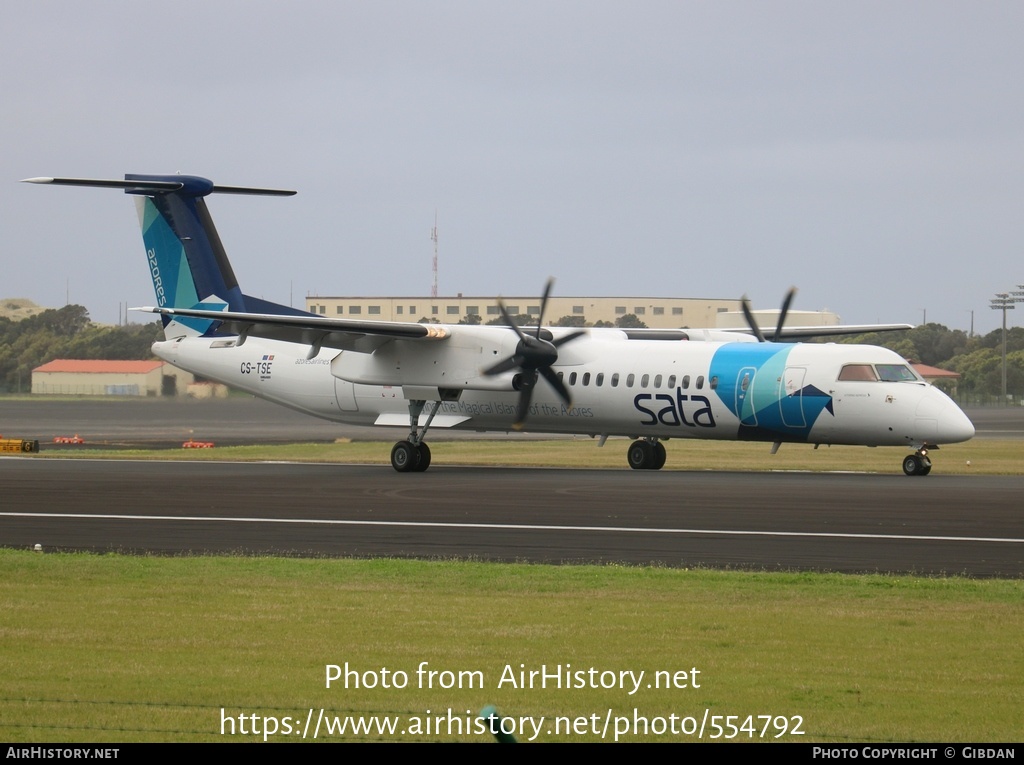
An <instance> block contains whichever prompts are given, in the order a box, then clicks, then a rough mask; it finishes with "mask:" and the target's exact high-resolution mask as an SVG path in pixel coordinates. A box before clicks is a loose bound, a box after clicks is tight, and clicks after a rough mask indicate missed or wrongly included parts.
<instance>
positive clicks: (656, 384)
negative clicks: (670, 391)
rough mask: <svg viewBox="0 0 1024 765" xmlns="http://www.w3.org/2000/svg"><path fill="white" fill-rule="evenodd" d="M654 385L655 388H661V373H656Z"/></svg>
mask: <svg viewBox="0 0 1024 765" xmlns="http://www.w3.org/2000/svg"><path fill="white" fill-rule="evenodd" d="M654 387H655V388H660V387H661V375H655V376H654Z"/></svg>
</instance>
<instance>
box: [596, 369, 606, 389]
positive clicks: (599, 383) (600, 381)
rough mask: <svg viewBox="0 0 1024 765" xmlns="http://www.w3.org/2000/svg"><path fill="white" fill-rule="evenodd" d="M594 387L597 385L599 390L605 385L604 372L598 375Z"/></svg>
mask: <svg viewBox="0 0 1024 765" xmlns="http://www.w3.org/2000/svg"><path fill="white" fill-rule="evenodd" d="M594 385H596V386H597V387H598V388H600V387H601V386H602V385H604V372H598V373H597V378H596V379H595V380H594Z"/></svg>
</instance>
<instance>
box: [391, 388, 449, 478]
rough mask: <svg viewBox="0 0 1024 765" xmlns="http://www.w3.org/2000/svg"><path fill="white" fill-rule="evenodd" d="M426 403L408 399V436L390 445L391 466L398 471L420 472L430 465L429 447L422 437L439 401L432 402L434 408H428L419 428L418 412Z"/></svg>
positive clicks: (439, 405) (431, 420) (437, 407)
mask: <svg viewBox="0 0 1024 765" xmlns="http://www.w3.org/2000/svg"><path fill="white" fill-rule="evenodd" d="M426 403H427V402H426V401H422V400H418V399H417V400H411V401H409V438H408V439H407V440H405V441H399V442H398V443H396V444H395V445H394V446H393V447H391V467H393V468H394V469H395V470H397V471H398V472H399V473H422V472H423V471H424V470H426V469H427V468H428V467H430V447H429V446H427V445H426V443H424V441H423V439H424V438H425V437H426V435H427V430H428V429H429V428H430V423H431V422H433V421H434V415H435V414H437V410H438V409H440V408H441V402H440V401H435V402H433V403H434V408H433V409H431V410H430V415H429V416H428V417H427V421H426V422H425V423H423V427H422V428H420V427H419V421H420V413H421V412H422V411H423V406H424V404H426Z"/></svg>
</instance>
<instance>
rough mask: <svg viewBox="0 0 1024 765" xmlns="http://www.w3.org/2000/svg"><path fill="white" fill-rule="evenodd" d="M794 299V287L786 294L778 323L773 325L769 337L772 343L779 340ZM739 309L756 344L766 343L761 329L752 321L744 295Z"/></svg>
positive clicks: (748, 302) (747, 301) (752, 315)
mask: <svg viewBox="0 0 1024 765" xmlns="http://www.w3.org/2000/svg"><path fill="white" fill-rule="evenodd" d="M794 297H796V287H790V288H789V291H788V292H787V293H786V299H785V300H783V301H782V308H781V309H779V321H778V323H777V324H776V325H775V332H773V333H772V335H771V341H772V342H773V343H774V342H778V340H779V338H780V337H781V336H782V327H783V325H785V323H786V314H788V313H789V306H790V305H791V304H792V302H793V298H794ZM740 307H741V308H743V316H744V317H745V318H746V320H747V325H748V326H749V327H750V331H751V332H752V333H753V334H754V337H756V338H757V342H759V343H764V342H767V338H765V336H764V334H763V333H762V332H761V328H760V327H759V326H758V325H757V321H756V320H755V319H754V313H753V311H751V310H750V301H749V300H748V299H747V296H746V295H744V296H743V300H742V302H741V303H740Z"/></svg>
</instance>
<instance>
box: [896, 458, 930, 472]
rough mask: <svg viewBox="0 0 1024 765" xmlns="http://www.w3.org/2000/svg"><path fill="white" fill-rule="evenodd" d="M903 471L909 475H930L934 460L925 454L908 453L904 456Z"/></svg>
mask: <svg viewBox="0 0 1024 765" xmlns="http://www.w3.org/2000/svg"><path fill="white" fill-rule="evenodd" d="M903 472H904V473H906V474H907V475H928V474H929V473H930V472H932V461H931V460H930V459H928V457H926V456H925V455H923V454H908V455H907V456H906V457H904V458H903Z"/></svg>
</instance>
